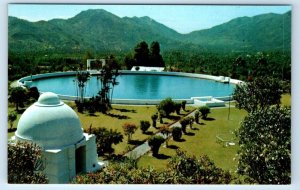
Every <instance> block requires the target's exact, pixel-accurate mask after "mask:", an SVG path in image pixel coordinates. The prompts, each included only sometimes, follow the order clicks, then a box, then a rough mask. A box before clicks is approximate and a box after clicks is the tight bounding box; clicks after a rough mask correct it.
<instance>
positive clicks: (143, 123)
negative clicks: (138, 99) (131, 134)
mask: <svg viewBox="0 0 300 190" xmlns="http://www.w3.org/2000/svg"><path fill="white" fill-rule="evenodd" d="M149 128H150V122H149V121H144V120H142V121H140V129H141V130H142V132H143V133H146V131H147V130H148V129H149Z"/></svg>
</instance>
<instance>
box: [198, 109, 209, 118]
mask: <svg viewBox="0 0 300 190" xmlns="http://www.w3.org/2000/svg"><path fill="white" fill-rule="evenodd" d="M198 110H199V111H200V112H201V116H202V118H203V119H206V118H207V115H208V114H209V113H210V108H209V107H208V106H201V107H200V108H198Z"/></svg>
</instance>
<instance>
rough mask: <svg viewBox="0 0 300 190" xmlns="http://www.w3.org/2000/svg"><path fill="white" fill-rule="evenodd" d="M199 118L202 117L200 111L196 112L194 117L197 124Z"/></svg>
mask: <svg viewBox="0 0 300 190" xmlns="http://www.w3.org/2000/svg"><path fill="white" fill-rule="evenodd" d="M199 116H200V112H199V111H198V110H197V111H195V115H194V117H195V122H196V123H199Z"/></svg>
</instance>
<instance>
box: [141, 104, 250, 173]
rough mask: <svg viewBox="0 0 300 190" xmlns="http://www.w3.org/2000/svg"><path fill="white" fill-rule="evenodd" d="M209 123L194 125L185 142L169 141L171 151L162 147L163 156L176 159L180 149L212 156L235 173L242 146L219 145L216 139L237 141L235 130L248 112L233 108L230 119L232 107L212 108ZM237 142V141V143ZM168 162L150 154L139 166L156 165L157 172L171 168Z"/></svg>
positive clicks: (184, 137)
mask: <svg viewBox="0 0 300 190" xmlns="http://www.w3.org/2000/svg"><path fill="white" fill-rule="evenodd" d="M208 116H209V118H210V119H209V120H202V119H201V121H200V124H194V128H195V130H191V129H189V128H188V132H190V133H191V135H183V137H182V138H183V139H184V141H183V142H176V141H173V140H172V139H171V140H170V141H169V145H171V148H166V147H165V146H163V147H161V148H160V151H159V153H160V154H163V155H165V156H164V157H168V156H170V157H171V156H174V155H175V153H176V148H180V149H181V150H183V151H186V152H187V154H189V155H195V156H197V157H198V156H200V155H204V154H206V155H208V156H209V157H210V158H211V159H212V160H213V161H214V162H215V164H216V165H217V166H219V167H221V168H223V169H228V170H232V171H233V170H235V169H236V166H237V161H236V160H234V157H235V154H236V152H237V150H238V145H235V146H225V143H218V142H217V138H216V136H217V135H219V136H221V137H222V138H228V139H231V138H234V137H235V135H234V134H233V132H234V130H235V129H237V128H238V127H239V123H240V122H241V121H242V119H243V118H244V117H245V116H246V112H245V111H241V110H238V109H236V108H231V109H230V117H229V120H228V108H220V109H211V113H210V114H209V115H208ZM233 142H235V143H237V140H233ZM167 162H168V159H157V158H154V157H152V156H151V154H150V153H149V154H148V155H144V156H142V157H141V158H140V159H139V161H138V166H140V167H148V166H152V167H154V168H155V169H159V170H163V169H165V167H166V165H167Z"/></svg>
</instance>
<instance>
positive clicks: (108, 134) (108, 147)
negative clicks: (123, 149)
mask: <svg viewBox="0 0 300 190" xmlns="http://www.w3.org/2000/svg"><path fill="white" fill-rule="evenodd" d="M85 132H88V133H89V134H94V135H95V136H96V144H97V152H98V154H99V155H104V154H105V153H112V152H113V151H114V149H113V148H112V145H113V144H114V145H117V144H119V143H120V142H122V141H123V135H122V134H121V133H120V132H118V131H117V130H112V129H110V130H108V129H106V128H105V127H97V128H92V126H90V128H89V130H85Z"/></svg>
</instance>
